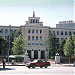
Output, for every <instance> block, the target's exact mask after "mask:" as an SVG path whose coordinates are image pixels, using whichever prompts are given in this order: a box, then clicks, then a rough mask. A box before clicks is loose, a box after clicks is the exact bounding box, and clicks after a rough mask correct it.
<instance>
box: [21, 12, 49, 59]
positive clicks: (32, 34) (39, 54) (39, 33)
mask: <svg viewBox="0 0 75 75" xmlns="http://www.w3.org/2000/svg"><path fill="white" fill-rule="evenodd" d="M39 20H40V17H35V13H33V17H28V21H26V24H25V25H24V26H21V32H22V34H23V35H24V36H25V38H26V50H27V52H28V54H29V57H30V58H35V59H38V58H42V59H44V58H47V57H48V55H49V52H48V50H47V44H46V41H47V39H48V32H49V27H47V26H43V22H40V21H39Z"/></svg>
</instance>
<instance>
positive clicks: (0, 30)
mask: <svg viewBox="0 0 75 75" xmlns="http://www.w3.org/2000/svg"><path fill="white" fill-rule="evenodd" d="M8 31H9V30H8V29H5V33H8ZM3 32H4V30H3V29H0V33H3ZM10 32H16V30H12V29H10Z"/></svg>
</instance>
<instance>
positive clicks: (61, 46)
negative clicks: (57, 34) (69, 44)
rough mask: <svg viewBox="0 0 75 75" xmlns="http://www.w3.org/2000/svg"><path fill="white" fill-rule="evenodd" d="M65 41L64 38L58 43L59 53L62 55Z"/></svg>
mask: <svg viewBox="0 0 75 75" xmlns="http://www.w3.org/2000/svg"><path fill="white" fill-rule="evenodd" d="M65 42H66V39H63V40H62V42H61V43H60V55H62V56H64V52H63V49H64V44H65Z"/></svg>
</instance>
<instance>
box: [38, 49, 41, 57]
mask: <svg viewBox="0 0 75 75" xmlns="http://www.w3.org/2000/svg"><path fill="white" fill-rule="evenodd" d="M38 58H41V50H40V49H39V50H38Z"/></svg>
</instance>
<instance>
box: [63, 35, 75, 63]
mask: <svg viewBox="0 0 75 75" xmlns="http://www.w3.org/2000/svg"><path fill="white" fill-rule="evenodd" d="M74 40H75V39H74V37H73V36H71V37H70V38H68V39H67V40H66V43H65V44H64V54H65V56H69V63H70V59H71V56H72V55H73V54H74V42H75V41H74Z"/></svg>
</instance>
